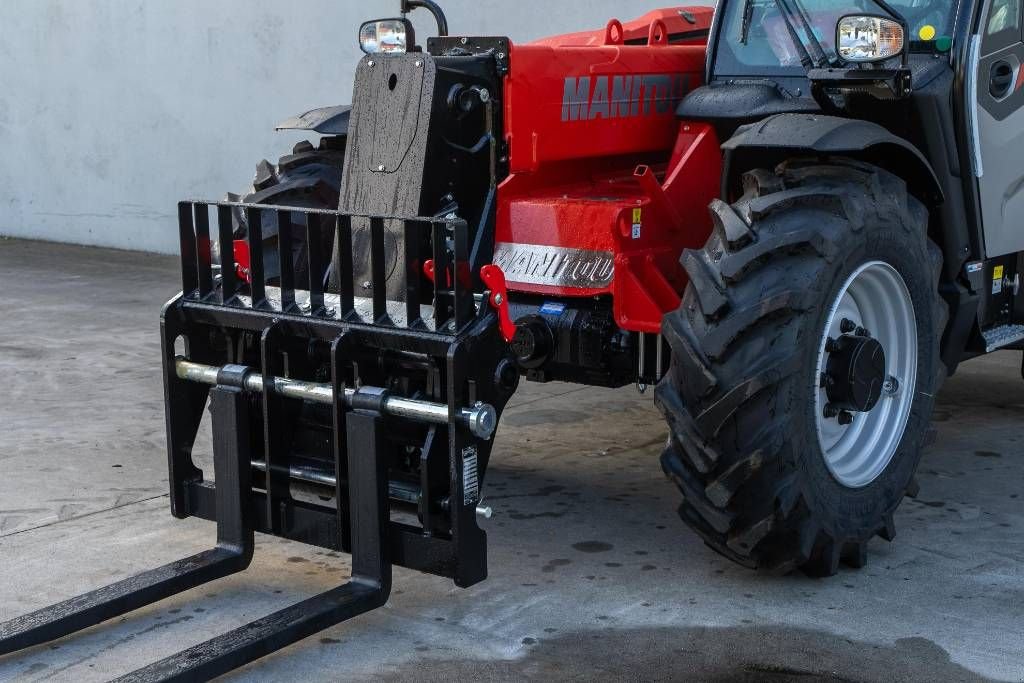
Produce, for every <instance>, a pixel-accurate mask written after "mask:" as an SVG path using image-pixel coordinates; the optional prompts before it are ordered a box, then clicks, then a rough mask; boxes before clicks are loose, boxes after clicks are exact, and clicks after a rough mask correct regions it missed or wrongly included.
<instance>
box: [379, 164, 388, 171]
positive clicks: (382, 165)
mask: <svg viewBox="0 0 1024 683" xmlns="http://www.w3.org/2000/svg"><path fill="white" fill-rule="evenodd" d="M377 170H378V171H380V172H381V173H383V172H384V171H386V170H387V169H386V168H385V167H384V164H381V165H380V166H378V167H377Z"/></svg>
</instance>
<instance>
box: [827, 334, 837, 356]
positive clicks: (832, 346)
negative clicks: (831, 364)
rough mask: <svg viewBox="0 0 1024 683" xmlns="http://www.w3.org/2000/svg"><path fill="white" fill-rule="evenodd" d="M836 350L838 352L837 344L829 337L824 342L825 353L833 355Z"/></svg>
mask: <svg viewBox="0 0 1024 683" xmlns="http://www.w3.org/2000/svg"><path fill="white" fill-rule="evenodd" d="M838 350H839V342H837V341H836V340H835V339H833V338H832V337H829V338H828V341H826V342H825V351H826V353H835V352H836V351H838Z"/></svg>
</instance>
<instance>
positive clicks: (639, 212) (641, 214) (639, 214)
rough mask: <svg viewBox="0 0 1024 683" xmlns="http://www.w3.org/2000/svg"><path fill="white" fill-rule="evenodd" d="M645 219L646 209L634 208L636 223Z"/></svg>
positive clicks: (634, 220)
mask: <svg viewBox="0 0 1024 683" xmlns="http://www.w3.org/2000/svg"><path fill="white" fill-rule="evenodd" d="M643 219H644V210H643V209H633V222H634V223H642V222H643Z"/></svg>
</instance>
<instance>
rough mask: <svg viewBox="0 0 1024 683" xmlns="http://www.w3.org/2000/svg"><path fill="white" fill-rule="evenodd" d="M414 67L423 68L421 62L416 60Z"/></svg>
mask: <svg viewBox="0 0 1024 683" xmlns="http://www.w3.org/2000/svg"><path fill="white" fill-rule="evenodd" d="M416 66H417V67H422V66H423V60H420V59H417V60H416Z"/></svg>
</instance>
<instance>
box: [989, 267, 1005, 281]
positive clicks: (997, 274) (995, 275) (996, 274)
mask: <svg viewBox="0 0 1024 683" xmlns="http://www.w3.org/2000/svg"><path fill="white" fill-rule="evenodd" d="M1004 270H1005V269H1004V268H1003V267H1002V266H996V267H995V270H993V271H992V279H993V280H1002V279H1003V272H1004Z"/></svg>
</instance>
